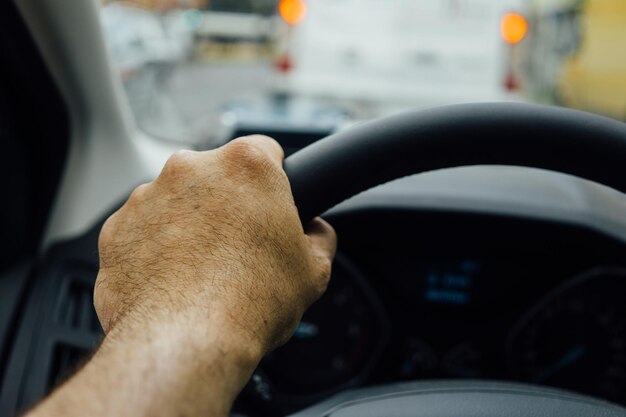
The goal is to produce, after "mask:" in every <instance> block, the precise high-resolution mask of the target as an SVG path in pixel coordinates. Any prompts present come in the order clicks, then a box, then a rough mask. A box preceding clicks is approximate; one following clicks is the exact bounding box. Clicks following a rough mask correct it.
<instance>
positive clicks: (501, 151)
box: [284, 103, 626, 222]
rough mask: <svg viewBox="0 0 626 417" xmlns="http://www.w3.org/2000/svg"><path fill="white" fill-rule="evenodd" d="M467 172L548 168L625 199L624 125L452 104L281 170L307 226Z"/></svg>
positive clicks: (371, 130)
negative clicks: (383, 193) (357, 201)
mask: <svg viewBox="0 0 626 417" xmlns="http://www.w3.org/2000/svg"><path fill="white" fill-rule="evenodd" d="M469 165H515V166H523V167H532V168H541V169H547V170H551V171H557V172H562V173H565V174H571V175H574V176H577V177H581V178H585V179H588V180H591V181H595V182H598V183H601V184H604V185H607V186H609V187H611V188H614V189H616V190H619V191H621V192H626V175H624V171H625V168H626V124H625V123H622V122H619V121H617V120H613V119H609V118H607V117H603V116H598V115H594V114H590V113H585V112H581V111H576V110H570V109H565V108H559V107H550V106H540V105H532V104H522V103H480V104H459V105H451V106H444V107H437V108H433V109H429V110H418V111H411V112H407V113H402V114H399V115H396V116H391V117H386V118H382V119H378V120H375V121H372V122H368V123H364V124H362V125H360V126H357V127H354V128H352V129H348V130H346V131H343V132H340V133H338V134H335V135H332V136H329V137H327V138H324V139H322V140H320V141H318V142H316V143H314V144H312V145H310V146H308V147H306V148H304V149H302V150H300V151H298V152H296V153H295V154H293V155H291V156H290V157H288V158H287V159H286V160H285V165H284V166H285V171H286V172H287V176H288V178H289V180H290V183H291V188H292V192H293V195H294V199H295V202H296V206H297V207H298V210H299V213H300V217H301V219H302V221H303V222H307V221H308V220H310V219H312V218H313V217H315V216H317V215H320V214H322V213H324V212H325V211H326V210H328V209H330V208H331V207H333V206H335V205H336V204H338V203H340V202H341V201H343V200H345V199H347V198H349V197H352V196H354V195H356V194H358V193H360V192H362V191H365V190H367V189H369V188H371V187H374V186H376V185H379V184H383V183H385V182H388V181H391V180H393V179H396V178H400V177H404V176H407V175H411V174H417V173H422V172H427V171H433V170H438V169H444V168H453V167H460V166H469Z"/></svg>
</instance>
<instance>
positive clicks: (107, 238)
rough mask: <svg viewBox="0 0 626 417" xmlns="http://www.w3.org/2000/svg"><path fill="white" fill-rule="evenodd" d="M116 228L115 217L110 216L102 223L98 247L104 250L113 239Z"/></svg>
mask: <svg viewBox="0 0 626 417" xmlns="http://www.w3.org/2000/svg"><path fill="white" fill-rule="evenodd" d="M114 229H115V217H114V216H110V217H109V218H108V219H107V220H106V221H105V222H104V224H103V225H102V228H101V229H100V235H99V236H98V248H99V249H100V251H101V252H102V251H103V250H104V249H105V248H106V247H107V246H108V245H109V244H110V243H111V240H112V239H113V236H114Z"/></svg>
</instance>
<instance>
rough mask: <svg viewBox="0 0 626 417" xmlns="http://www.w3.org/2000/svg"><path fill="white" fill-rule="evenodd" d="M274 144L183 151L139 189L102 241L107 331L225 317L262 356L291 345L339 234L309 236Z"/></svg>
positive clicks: (250, 141) (99, 287)
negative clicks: (169, 318) (192, 315)
mask: <svg viewBox="0 0 626 417" xmlns="http://www.w3.org/2000/svg"><path fill="white" fill-rule="evenodd" d="M282 160H283V151H282V149H281V147H280V146H279V145H278V143H276V142H275V141H274V140H273V139H270V138H266V137H253V138H242V139H238V140H235V141H233V142H231V143H229V144H228V145H226V146H225V147H223V148H220V149H218V150H216V151H211V152H204V153H197V152H191V151H182V152H179V153H176V154H175V155H173V156H172V157H171V158H170V159H169V161H168V162H167V163H166V164H165V167H164V168H163V171H162V172H161V175H160V176H159V177H158V178H157V179H156V180H155V181H153V182H152V183H150V184H145V185H142V186H140V187H138V188H137V189H136V190H135V191H134V192H133V193H132V194H131V196H130V198H129V200H128V201H127V202H126V204H125V205H124V206H123V207H122V208H121V209H120V210H119V211H118V212H117V213H115V214H114V215H113V216H111V217H110V218H109V220H108V221H107V222H106V223H105V225H104V227H103V228H102V232H101V234H100V243H99V246H100V273H99V274H98V280H97V281H96V290H95V296H94V299H95V306H96V310H97V312H98V316H99V318H100V322H101V323H102V326H103V328H104V330H105V332H108V331H109V330H111V329H112V328H113V327H115V325H116V323H117V322H118V321H119V320H122V319H123V318H124V317H125V316H127V315H130V316H132V318H133V320H140V321H141V320H152V318H153V316H154V315H157V316H162V315H167V314H172V313H176V312H180V311H197V312H202V313H201V314H203V315H206V314H207V313H211V314H217V315H220V316H223V318H224V319H226V320H228V321H229V322H230V323H231V324H232V326H233V331H234V330H237V331H239V332H241V333H242V335H243V336H244V337H250V339H251V340H252V339H254V341H255V342H256V343H260V344H261V346H262V347H263V348H264V349H266V350H267V349H271V348H273V347H275V346H276V345H279V344H282V343H284V342H285V341H286V340H287V339H288V338H289V337H290V336H291V334H292V332H293V330H294V328H295V326H296V324H297V323H298V321H299V320H300V317H301V316H302V313H303V312H304V310H305V309H306V308H307V307H308V306H309V305H310V304H311V303H312V302H313V301H315V300H316V299H317V298H318V297H319V296H320V295H321V294H322V293H323V292H324V290H325V288H326V285H327V283H328V279H329V276H330V266H331V262H332V257H333V256H334V252H335V238H334V235H333V231H332V228H331V227H330V226H329V225H328V224H326V223H325V222H323V221H322V220H316V221H314V222H313V224H312V225H311V226H310V230H309V234H308V235H305V234H304V232H303V230H302V226H301V224H300V219H299V218H298V213H297V210H296V207H295V205H294V202H293V197H292V196H291V190H290V187H289V183H288V180H287V176H286V174H285V172H284V171H283V169H282Z"/></svg>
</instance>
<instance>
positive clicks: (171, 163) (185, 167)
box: [161, 149, 194, 177]
mask: <svg viewBox="0 0 626 417" xmlns="http://www.w3.org/2000/svg"><path fill="white" fill-rule="evenodd" d="M193 167H194V152H193V151H189V150H185V149H182V150H179V151H176V152H175V153H173V154H172V156H170V157H169V159H168V160H167V162H166V163H165V166H164V167H163V171H162V173H161V176H174V177H176V176H179V175H181V174H186V173H188V172H190V171H191V170H192V169H193Z"/></svg>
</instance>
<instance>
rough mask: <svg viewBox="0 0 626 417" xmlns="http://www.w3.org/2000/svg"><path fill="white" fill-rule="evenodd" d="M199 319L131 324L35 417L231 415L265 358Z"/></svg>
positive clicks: (218, 325)
mask: <svg viewBox="0 0 626 417" xmlns="http://www.w3.org/2000/svg"><path fill="white" fill-rule="evenodd" d="M205 314H206V313H205ZM195 316H196V314H195V313H192V314H184V315H183V314H181V315H180V316H178V317H172V316H170V317H166V318H163V319H159V320H153V321H151V322H150V323H145V322H142V321H141V320H137V321H135V320H133V318H131V317H129V318H126V319H125V320H124V322H123V323H119V324H118V325H116V326H115V327H114V328H113V330H112V331H111V332H110V333H109V334H108V335H107V337H106V338H105V340H104V341H103V343H102V345H101V347H100V349H98V351H97V352H96V353H95V355H94V357H93V358H92V359H91V360H90V361H89V362H88V363H87V364H86V365H85V366H84V368H83V369H82V370H81V371H80V372H78V373H77V374H76V375H75V376H74V377H73V378H71V379H70V380H69V381H68V382H67V383H65V384H64V385H63V386H62V387H60V388H59V389H58V390H57V391H56V392H55V393H53V395H52V396H50V397H49V398H48V399H47V400H46V401H44V402H43V403H41V404H40V405H39V406H38V407H36V408H35V409H34V410H33V411H31V413H30V414H28V416H29V417H37V416H64V417H68V416H69V417H71V416H74V415H76V416H79V415H80V416H85V415H89V416H105V415H107V416H112V415H114V416H120V417H122V416H155V415H159V416H226V415H228V412H229V410H230V407H231V406H232V402H233V401H234V399H235V397H236V396H237V394H238V393H239V391H240V390H241V389H242V388H243V386H244V385H245V383H246V381H247V380H248V379H249V377H250V375H251V374H252V372H253V370H254V368H255V367H256V365H257V364H258V361H259V360H260V358H261V355H262V352H261V349H259V348H257V344H256V343H255V342H254V341H252V340H244V339H242V338H241V337H239V336H238V334H237V333H236V332H233V331H232V330H233V329H234V327H232V326H231V325H230V324H228V323H225V322H224V320H221V319H220V318H219V317H216V318H215V319H213V318H210V319H209V320H207V319H206V317H201V318H200V319H197V317H195ZM199 323H201V324H200V325H199Z"/></svg>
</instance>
